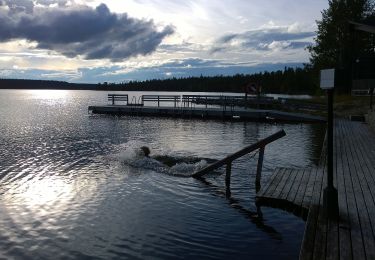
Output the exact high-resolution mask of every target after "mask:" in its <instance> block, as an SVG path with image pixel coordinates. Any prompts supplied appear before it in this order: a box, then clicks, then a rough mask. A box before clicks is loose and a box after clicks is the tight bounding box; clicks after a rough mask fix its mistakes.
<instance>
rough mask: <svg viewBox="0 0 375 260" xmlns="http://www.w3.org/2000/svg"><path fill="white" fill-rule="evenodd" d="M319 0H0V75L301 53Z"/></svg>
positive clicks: (203, 69) (86, 72) (264, 63)
mask: <svg viewBox="0 0 375 260" xmlns="http://www.w3.org/2000/svg"><path fill="white" fill-rule="evenodd" d="M327 7H328V1H326V0H99V1H97V0H0V78H23V79H45V80H63V81H69V82H86V83H98V82H128V81H132V80H147V79H153V78H159V79H163V78H171V77H176V78H180V77H189V76H200V75H203V76H215V75H234V74H237V73H242V74H251V73H255V72H260V71H265V70H268V71H272V70H277V69H283V68H284V67H285V66H292V67H296V66H301V65H302V64H303V63H306V62H308V60H309V53H308V51H307V50H306V46H308V45H310V44H312V43H313V39H314V37H315V35H316V33H315V31H316V29H317V27H316V20H320V19H321V11H322V10H323V9H326V8H327Z"/></svg>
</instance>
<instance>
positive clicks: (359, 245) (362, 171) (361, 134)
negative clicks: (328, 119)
mask: <svg viewBox="0 0 375 260" xmlns="http://www.w3.org/2000/svg"><path fill="white" fill-rule="evenodd" d="M374 163H375V135H374V134H373V133H372V132H370V130H369V129H368V127H367V125H365V124H363V123H360V122H350V121H346V120H337V121H336V122H335V129H334V186H335V187H336V188H337V190H338V200H339V219H338V220H337V221H331V220H329V219H328V218H327V216H326V214H325V212H324V210H323V206H322V205H323V189H324V188H325V187H326V169H325V168H324V167H320V166H319V167H316V168H311V169H284V168H280V169H276V171H275V172H274V174H273V175H272V177H271V179H270V181H269V182H268V185H266V186H264V187H263V188H262V189H261V190H260V191H259V193H258V194H257V203H258V204H259V205H269V206H274V207H279V208H283V209H286V210H288V211H291V212H293V213H295V214H297V215H301V216H303V217H305V218H306V217H307V222H306V227H305V233H304V237H303V242H302V247H301V251H300V259H375V164H374Z"/></svg>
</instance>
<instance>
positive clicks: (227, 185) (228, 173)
mask: <svg viewBox="0 0 375 260" xmlns="http://www.w3.org/2000/svg"><path fill="white" fill-rule="evenodd" d="M231 174H232V162H228V163H227V168H226V172H225V188H226V189H225V190H226V197H227V198H229V197H230V195H231V192H230V176H231Z"/></svg>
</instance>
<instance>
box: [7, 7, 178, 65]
mask: <svg viewBox="0 0 375 260" xmlns="http://www.w3.org/2000/svg"><path fill="white" fill-rule="evenodd" d="M0 1H1V0H0ZM37 2H38V3H39V4H43V5H47V4H50V3H58V4H59V6H60V7H59V8H37V7H34V6H33V2H31V1H27V0H16V1H2V2H0V5H6V6H8V7H9V10H5V9H4V8H2V9H0V41H1V42H6V41H9V40H13V39H26V40H28V41H33V42H36V43H37V48H41V49H48V50H54V51H57V52H59V53H62V54H63V55H65V56H68V57H76V56H78V55H80V56H82V57H83V58H85V59H111V60H113V61H119V60H122V59H125V58H128V57H131V56H137V55H146V54H149V53H151V52H153V51H155V49H156V48H157V46H158V45H159V44H160V43H161V42H162V40H163V39H164V38H165V37H166V36H168V35H170V34H172V33H173V32H174V29H173V28H172V27H171V26H166V27H164V28H162V29H161V30H158V29H157V28H156V25H155V24H154V23H153V21H145V20H139V19H134V18H130V17H128V16H127V14H115V13H111V12H110V10H109V9H108V7H107V6H106V5H105V4H101V5H99V6H98V7H97V8H95V9H92V8H90V7H87V6H77V5H74V6H73V7H66V6H65V7H62V6H63V5H65V2H66V1H58V0H57V1H45V0H39V1H37ZM30 3H31V5H29V4H30Z"/></svg>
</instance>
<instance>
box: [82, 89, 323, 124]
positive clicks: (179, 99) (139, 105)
mask: <svg viewBox="0 0 375 260" xmlns="http://www.w3.org/2000/svg"><path fill="white" fill-rule="evenodd" d="M271 99H273V98H269V97H267V98H262V99H257V98H248V99H247V100H245V97H244V96H198V95H182V96H178V95H143V96H140V97H139V98H138V99H137V98H135V97H133V98H132V100H130V99H129V98H128V95H127V94H122V95H121V94H109V95H108V101H109V102H110V104H108V105H99V106H89V108H88V110H89V112H90V113H92V114H110V115H130V116H154V117H178V118H200V119H222V120H236V121H239V120H241V121H287V122H305V123H322V122H325V118H323V117H320V116H314V115H309V114H304V113H303V114H302V113H292V112H284V111H279V110H274V109H260V108H243V107H240V106H239V105H243V104H245V103H244V102H245V101H246V104H251V105H253V106H255V107H257V106H258V107H260V106H264V105H268V104H270V103H271V101H272V100H271ZM120 102H121V103H120ZM282 102H284V103H285V100H283V101H282ZM162 104H167V105H168V106H162Z"/></svg>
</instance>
